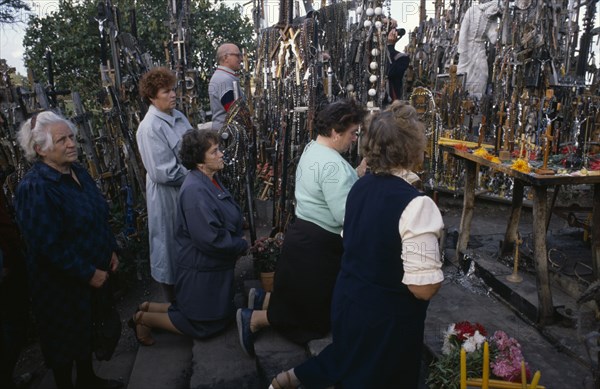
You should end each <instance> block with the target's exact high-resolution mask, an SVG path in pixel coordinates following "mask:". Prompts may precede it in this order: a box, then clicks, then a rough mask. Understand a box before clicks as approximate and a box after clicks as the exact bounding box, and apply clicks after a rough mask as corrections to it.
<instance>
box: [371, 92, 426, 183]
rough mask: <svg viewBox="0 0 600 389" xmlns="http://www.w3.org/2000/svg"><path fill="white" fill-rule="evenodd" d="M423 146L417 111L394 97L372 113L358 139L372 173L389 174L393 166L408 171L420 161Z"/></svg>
mask: <svg viewBox="0 0 600 389" xmlns="http://www.w3.org/2000/svg"><path fill="white" fill-rule="evenodd" d="M425 145H426V138H425V126H424V125H423V123H421V122H420V121H419V118H418V116H417V111H416V110H415V109H414V108H413V107H412V106H410V105H409V104H408V103H406V102H402V101H398V100H397V101H394V102H393V103H392V104H391V105H390V106H389V107H388V108H387V109H386V110H385V111H383V112H380V113H377V114H375V115H373V117H372V119H371V120H370V123H369V126H368V129H367V131H366V134H365V135H364V136H363V137H362V140H361V146H362V150H363V153H364V156H365V158H366V159H367V163H368V165H369V167H370V168H371V170H372V171H373V172H374V173H383V174H391V173H392V172H393V170H395V169H407V170H411V169H412V168H413V167H414V166H416V165H418V164H420V163H421V162H422V161H423V153H424V152H425Z"/></svg>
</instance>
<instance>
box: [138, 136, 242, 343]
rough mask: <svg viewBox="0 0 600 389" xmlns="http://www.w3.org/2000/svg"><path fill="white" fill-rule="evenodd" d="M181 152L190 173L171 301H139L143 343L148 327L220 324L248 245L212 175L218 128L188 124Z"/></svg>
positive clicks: (228, 317) (182, 199)
mask: <svg viewBox="0 0 600 389" xmlns="http://www.w3.org/2000/svg"><path fill="white" fill-rule="evenodd" d="M180 157H181V161H182V163H183V165H184V166H185V167H186V168H187V169H189V170H190V173H189V174H188V175H187V176H186V178H185V181H184V182H183V185H182V186H181V190H180V191H179V204H178V206H177V231H176V237H175V239H176V243H177V248H178V255H177V262H176V276H175V301H174V302H173V303H172V304H168V303H155V302H144V303H142V304H141V305H140V307H139V312H136V315H135V317H134V319H133V320H132V323H131V325H132V327H133V328H134V329H135V330H136V334H137V338H138V340H139V341H140V343H142V344H144V345H151V344H152V343H153V342H154V341H153V340H152V338H151V334H150V328H153V327H155V328H162V329H166V330H169V331H172V332H175V333H181V334H185V335H188V336H191V337H194V338H207V337H210V336H212V335H215V334H216V333H218V332H220V331H222V330H224V329H225V328H226V327H227V326H228V325H229V324H230V323H231V322H232V320H233V314H234V305H233V297H234V285H233V278H234V275H233V271H234V267H235V263H236V261H237V260H238V258H240V256H241V255H243V254H245V253H246V252H247V251H248V242H246V240H245V239H244V234H243V231H242V213H241V211H240V208H239V206H238V205H237V204H236V203H235V201H234V199H233V197H232V196H231V194H230V193H229V191H228V190H227V189H225V187H223V184H222V183H221V181H220V180H219V179H218V178H217V176H216V173H217V172H219V171H220V170H221V169H223V167H224V163H223V153H222V152H221V151H220V150H219V137H218V135H217V133H216V132H215V131H210V130H202V131H198V130H189V131H188V132H186V133H185V135H184V136H183V140H182V145H181V152H180ZM134 324H135V325H134Z"/></svg>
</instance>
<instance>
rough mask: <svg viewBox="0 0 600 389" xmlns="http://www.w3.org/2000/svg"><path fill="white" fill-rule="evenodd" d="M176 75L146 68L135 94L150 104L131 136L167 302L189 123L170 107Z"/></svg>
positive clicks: (155, 271)
mask: <svg viewBox="0 0 600 389" xmlns="http://www.w3.org/2000/svg"><path fill="white" fill-rule="evenodd" d="M175 81H176V79H175V76H174V75H173V73H172V72H171V71H170V70H168V69H167V68H163V67H159V68H154V69H151V70H150V71H149V72H147V73H146V74H144V76H143V77H142V79H141V81H140V95H141V96H142V97H143V98H144V100H146V101H147V102H148V103H150V104H151V105H150V108H149V109H148V112H147V113H146V116H144V120H142V122H141V123H140V126H139V127H138V130H137V134H136V139H137V144H138V148H139V150H140V155H141V157H142V161H143V163H144V167H145V168H146V173H147V174H146V203H147V209H148V237H149V241H150V271H151V274H152V278H154V279H155V280H156V281H157V282H158V283H160V284H161V287H162V290H163V293H164V295H165V298H166V299H167V301H173V299H174V297H175V295H174V290H173V285H174V284H175V268H174V264H175V257H176V250H175V215H176V214H177V194H178V193H179V187H180V186H181V184H182V183H183V179H184V178H185V176H186V174H187V172H188V170H187V169H186V168H185V167H184V166H183V165H182V164H181V161H180V160H179V157H178V154H179V149H180V148H181V138H182V136H183V134H184V133H185V132H186V131H187V130H189V129H191V128H192V125H191V124H190V122H189V121H188V119H187V118H186V117H185V115H184V114H183V113H181V112H180V111H178V110H176V109H175V97H176V96H175V91H174V90H173V88H174V86H175Z"/></svg>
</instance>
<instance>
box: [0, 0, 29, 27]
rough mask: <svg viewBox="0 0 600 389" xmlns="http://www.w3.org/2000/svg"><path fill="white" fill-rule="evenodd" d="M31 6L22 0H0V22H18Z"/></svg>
mask: <svg viewBox="0 0 600 389" xmlns="http://www.w3.org/2000/svg"><path fill="white" fill-rule="evenodd" d="M27 11H31V8H30V7H29V5H28V4H27V3H25V2H24V1H23V0H3V1H0V23H18V22H21V21H22V19H23V15H24V14H25V13H27Z"/></svg>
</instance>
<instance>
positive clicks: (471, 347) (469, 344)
mask: <svg viewBox="0 0 600 389" xmlns="http://www.w3.org/2000/svg"><path fill="white" fill-rule="evenodd" d="M484 342H485V336H483V335H481V334H480V333H479V331H475V334H473V336H471V337H469V338H468V339H467V340H465V342H464V343H463V348H464V349H465V351H466V352H468V353H472V352H473V351H475V350H478V349H479V348H480V347H481V345H482V344H483V343H484Z"/></svg>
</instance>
